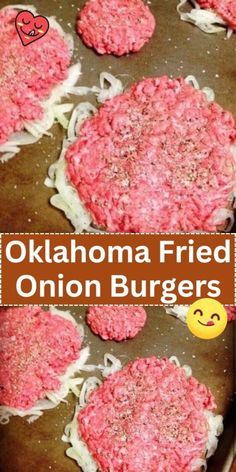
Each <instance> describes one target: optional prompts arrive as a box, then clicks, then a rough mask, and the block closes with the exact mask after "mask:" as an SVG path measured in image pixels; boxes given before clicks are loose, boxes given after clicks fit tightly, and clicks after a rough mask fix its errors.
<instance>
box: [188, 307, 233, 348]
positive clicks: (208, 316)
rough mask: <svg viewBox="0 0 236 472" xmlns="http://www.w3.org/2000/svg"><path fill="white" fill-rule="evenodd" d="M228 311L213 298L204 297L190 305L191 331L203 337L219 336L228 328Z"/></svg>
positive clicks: (189, 320)
mask: <svg viewBox="0 0 236 472" xmlns="http://www.w3.org/2000/svg"><path fill="white" fill-rule="evenodd" d="M227 321H228V320H227V312H226V310H225V308H224V306H223V305H221V303H220V302H218V301H217V300H213V299H212V298H202V299H201V300H198V301H196V302H195V303H193V304H192V305H191V306H190V307H189V311H188V314H187V325H188V328H189V329H190V331H191V333H193V334H194V335H195V336H197V337H198V338H201V339H214V338H217V336H219V335H220V334H222V333H223V331H224V330H225V328H226V325H227Z"/></svg>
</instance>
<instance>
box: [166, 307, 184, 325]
mask: <svg viewBox="0 0 236 472" xmlns="http://www.w3.org/2000/svg"><path fill="white" fill-rule="evenodd" d="M188 310H189V306H185V305H174V306H173V307H169V306H167V307H165V311H166V313H167V314H168V315H172V316H175V317H176V318H178V319H179V320H180V321H182V322H183V323H186V317H187V313H188Z"/></svg>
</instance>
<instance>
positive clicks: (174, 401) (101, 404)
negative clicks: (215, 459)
mask: <svg viewBox="0 0 236 472" xmlns="http://www.w3.org/2000/svg"><path fill="white" fill-rule="evenodd" d="M214 408H215V401H214V398H213V396H212V394H211V392H210V390H209V389H208V388H207V387H206V386H205V385H203V384H200V383H199V382H198V381H197V380H196V379H195V378H194V377H192V376H191V375H190V376H187V374H186V372H185V369H184V368H180V367H177V366H176V365H174V364H173V363H172V362H170V361H169V360H168V359H162V360H159V359H157V358H156V357H150V358H147V359H138V360H136V361H134V362H131V363H129V364H128V365H127V366H126V367H125V368H124V369H123V370H122V371H120V372H117V373H115V374H113V375H111V376H109V377H108V378H107V380H105V382H104V383H103V384H102V385H101V386H100V387H98V388H97V389H96V390H94V391H93V392H92V393H90V395H89V398H88V403H87V406H86V407H85V408H83V409H82V410H81V411H80V412H79V413H78V416H77V421H78V432H79V437H81V438H82V439H83V441H84V442H85V443H86V445H87V447H88V450H89V452H90V453H91V455H92V457H93V459H94V460H95V461H96V463H97V465H98V468H99V470H101V472H108V471H111V470H112V471H113V472H121V471H127V472H128V471H129V472H131V471H135V472H143V471H146V472H153V471H154V470H155V472H161V471H175V472H184V471H185V472H189V471H190V470H192V471H194V470H199V468H200V464H201V465H202V459H205V457H206V449H207V443H208V439H209V436H210V433H209V430H210V426H209V423H208V415H212V416H213V414H212V410H213V409H214ZM220 421H222V419H221V417H219V422H220ZM214 438H215V436H214ZM216 444H217V440H216ZM216 444H215V446H214V447H216ZM72 456H73V458H75V456H74V455H71V457H72ZM85 470H87V469H85ZM88 470H89V469H88ZM93 470H95V469H93Z"/></svg>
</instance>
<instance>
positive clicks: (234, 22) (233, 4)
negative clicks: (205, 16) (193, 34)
mask: <svg viewBox="0 0 236 472" xmlns="http://www.w3.org/2000/svg"><path fill="white" fill-rule="evenodd" d="M197 1H198V3H199V5H200V6H201V7H203V8H210V9H212V10H214V11H215V12H216V13H218V15H220V16H221V17H222V18H223V20H225V22H226V23H227V24H228V25H229V26H230V28H233V29H234V30H236V0H197Z"/></svg>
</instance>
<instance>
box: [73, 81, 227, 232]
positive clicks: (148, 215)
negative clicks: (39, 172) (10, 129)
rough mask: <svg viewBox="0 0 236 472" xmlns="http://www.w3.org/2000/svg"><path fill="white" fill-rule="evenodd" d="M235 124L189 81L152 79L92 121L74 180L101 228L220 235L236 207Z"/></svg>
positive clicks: (84, 131) (76, 152)
mask: <svg viewBox="0 0 236 472" xmlns="http://www.w3.org/2000/svg"><path fill="white" fill-rule="evenodd" d="M235 139H236V127H235V120H234V118H233V116H232V114H231V113H229V112H227V111H224V110H223V109H222V108H221V107H220V106H219V105H218V104H216V103H215V102H208V101H207V98H206V95H205V93H203V92H202V91H201V90H196V89H194V88H193V87H192V86H191V85H189V84H187V83H186V82H185V80H184V79H182V78H179V79H176V80H171V79H169V78H168V77H165V76H163V77H161V78H154V79H145V80H143V81H141V82H139V83H136V84H134V85H133V86H132V87H131V89H130V90H128V91H126V92H125V93H123V94H121V95H119V96H117V97H115V98H112V99H111V100H108V101H107V102H105V104H104V105H102V106H101V108H100V109H99V111H98V112H97V113H96V114H95V115H94V116H93V117H92V118H90V119H88V120H86V121H85V122H84V123H83V125H82V126H81V129H80V134H79V138H78V139H77V140H76V141H75V143H73V144H72V145H71V146H70V147H69V148H68V150H67V152H66V160H67V177H68V179H69V181H70V182H71V183H72V185H73V186H74V187H75V188H76V189H77V192H78V195H79V197H80V199H81V201H82V202H83V203H84V205H85V207H86V209H87V210H88V212H89V214H90V215H91V217H92V220H93V222H94V223H95V224H96V225H97V227H99V228H101V229H106V230H108V231H111V232H133V233H138V232H157V231H163V232H165V231H193V230H202V231H215V230H216V228H217V224H221V223H224V221H225V217H223V218H222V220H221V219H220V220H219V219H218V221H217V224H216V222H215V221H216V220H215V218H216V215H217V214H218V211H219V210H221V209H224V208H227V207H228V206H229V204H230V202H232V192H233V187H234V182H235V171H234V167H233V165H234V158H233V153H232V144H233V143H235Z"/></svg>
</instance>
